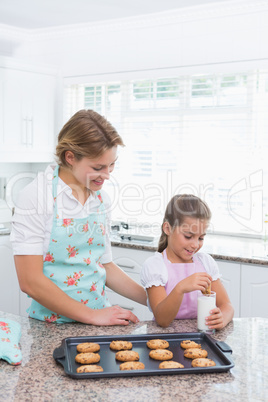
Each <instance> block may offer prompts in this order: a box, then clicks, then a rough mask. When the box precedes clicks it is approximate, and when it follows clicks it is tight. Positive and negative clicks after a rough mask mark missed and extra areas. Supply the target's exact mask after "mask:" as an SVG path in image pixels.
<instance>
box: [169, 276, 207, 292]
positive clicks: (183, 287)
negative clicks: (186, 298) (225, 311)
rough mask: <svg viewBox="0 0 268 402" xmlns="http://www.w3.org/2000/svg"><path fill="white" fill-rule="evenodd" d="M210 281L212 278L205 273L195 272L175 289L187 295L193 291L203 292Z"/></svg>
mask: <svg viewBox="0 0 268 402" xmlns="http://www.w3.org/2000/svg"><path fill="white" fill-rule="evenodd" d="M211 281H212V277H211V276H210V275H209V274H207V273H206V272H196V273H195V274H193V275H190V276H188V277H187V278H185V279H183V280H182V281H180V282H179V283H178V284H177V287H178V288H179V290H180V291H181V292H182V293H189V292H192V291H193V290H201V291H205V290H206V288H207V287H208V285H209V284H210V282H211Z"/></svg>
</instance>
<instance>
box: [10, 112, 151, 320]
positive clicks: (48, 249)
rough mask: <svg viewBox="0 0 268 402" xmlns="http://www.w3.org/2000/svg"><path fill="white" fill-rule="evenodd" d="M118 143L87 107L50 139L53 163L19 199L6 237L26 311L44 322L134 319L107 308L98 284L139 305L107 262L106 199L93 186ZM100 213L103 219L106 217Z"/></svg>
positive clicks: (138, 295)
mask: <svg viewBox="0 0 268 402" xmlns="http://www.w3.org/2000/svg"><path fill="white" fill-rule="evenodd" d="M118 145H121V146H123V145H124V144H123V141H122V139H121V137H120V136H119V135H118V133H117V132H116V130H115V129H114V128H113V126H112V125H111V124H110V123H109V122H108V121H107V120H106V119H105V118H104V117H102V116H100V115H99V114H98V113H96V112H94V111H92V110H81V111H79V112H77V113H76V114H75V115H74V116H73V117H72V118H71V119H70V120H69V121H68V122H67V123H66V124H65V125H64V127H63V128H62V130H61V132H60V133H59V136H58V145H57V148H56V156H57V158H58V164H54V165H50V166H48V168H47V169H46V171H45V172H44V173H41V174H39V175H38V176H37V177H36V179H35V180H33V181H32V182H31V183H30V184H29V185H28V186H26V187H25V188H24V189H23V190H22V192H21V194H20V197H19V200H18V202H17V205H16V208H15V215H14V217H13V227H12V233H11V241H12V245H13V252H14V255H15V265H16V270H17V275H18V279H19V284H20V287H21V290H22V291H23V292H25V293H27V294H28V295H29V296H30V297H32V299H33V300H32V304H31V306H30V309H29V315H30V317H32V318H36V319H38V320H42V321H47V322H57V323H64V322H72V321H80V322H83V323H86V324H95V325H115V324H117V325H127V324H128V323H129V321H132V322H137V321H138V318H137V317H136V316H135V315H134V314H133V313H132V312H131V311H129V310H125V309H123V308H121V307H118V306H113V307H111V305H110V303H109V300H108V298H107V295H106V286H108V287H109V288H111V289H113V290H114V291H116V292H118V293H120V294H121V295H123V296H126V297H128V298H130V299H132V300H135V301H137V302H139V303H142V304H146V292H145V291H144V289H143V288H142V287H141V286H140V285H138V284H137V283H136V282H135V281H133V280H132V279H130V278H129V277H128V276H127V275H126V274H125V273H124V272H123V271H122V270H121V269H120V268H119V267H118V266H117V265H115V264H114V263H113V262H112V255H111V245H110V240H109V237H108V234H107V228H108V222H109V208H110V201H109V198H108V196H107V194H105V192H104V191H100V190H101V188H102V186H103V183H104V181H105V180H107V179H109V175H110V173H111V172H112V171H113V169H114V165H115V162H116V159H117V147H118ZM107 214H108V216H107Z"/></svg>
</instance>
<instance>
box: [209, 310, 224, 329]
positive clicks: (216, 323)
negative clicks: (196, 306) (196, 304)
mask: <svg viewBox="0 0 268 402" xmlns="http://www.w3.org/2000/svg"><path fill="white" fill-rule="evenodd" d="M210 314H211V315H210V316H208V317H206V325H207V326H208V327H209V329H222V328H223V327H224V322H223V314H222V311H221V309H220V308H219V307H216V308H214V309H213V310H211V311H210Z"/></svg>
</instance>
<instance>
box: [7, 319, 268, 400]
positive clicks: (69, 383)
mask: <svg viewBox="0 0 268 402" xmlns="http://www.w3.org/2000/svg"><path fill="white" fill-rule="evenodd" d="M0 317H1V319H5V318H6V319H11V320H14V321H17V322H19V323H20V324H21V328H22V337H21V342H20V344H21V350H22V357H23V359H22V364H21V365H20V366H11V365H9V364H8V363H7V362H6V361H4V360H0V388H1V397H2V398H3V400H5V401H73V400H75V401H88V400H94V401H118V402H120V401H125V402H127V401H144V400H146V401H148V402H150V401H153V402H157V401H161V402H162V401H170V400H179V398H181V399H183V400H190V401H203V400H204V401H226V400H231V401H234V400H235V401H243V402H244V401H265V400H267V399H266V398H267V391H268V370H267V368H268V367H267V361H268V349H267V347H266V344H267V338H268V319H265V318H235V319H234V320H233V322H231V323H230V324H228V326H227V327H226V328H224V329H223V330H221V331H218V332H217V333H216V334H215V335H213V337H214V338H215V339H217V340H219V341H224V342H226V343H227V344H228V345H229V346H230V347H231V348H232V350H233V354H232V359H233V361H234V364H235V366H234V367H233V368H232V369H230V370H229V371H227V372H224V373H209V374H208V373H206V374H205V373H203V374H180V375H179V374H178V375H159V376H158V375H157V376H140V377H135V376H133V377H121V378H102V379H99V378H98V379H84V380H76V379H73V378H71V377H69V376H67V375H66V374H65V372H64V370H63V368H62V366H61V365H58V364H57V363H56V362H55V360H54V358H53V351H54V349H55V348H57V347H59V346H60V344H61V341H62V339H64V338H66V337H73V336H75V337H76V336H96V335H97V336H99V335H106V336H107V335H117V334H118V335H119V334H120V335H119V336H123V335H127V334H148V333H174V332H196V320H175V321H174V322H173V323H172V324H171V325H170V326H169V327H168V328H161V327H159V326H158V325H157V324H156V323H155V322H154V321H146V322H145V321H144V322H139V323H138V324H129V325H128V326H126V327H118V326H114V327H112V326H108V327H96V326H91V325H84V324H79V323H75V324H63V325H57V324H49V323H44V322H40V321H37V320H33V319H29V318H25V317H20V316H16V315H12V314H7V313H2V312H0Z"/></svg>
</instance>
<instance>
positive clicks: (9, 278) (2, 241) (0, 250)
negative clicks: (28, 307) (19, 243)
mask: <svg viewBox="0 0 268 402" xmlns="http://www.w3.org/2000/svg"><path fill="white" fill-rule="evenodd" d="M0 255H1V262H0V273H1V281H0V311H4V312H6V313H12V314H19V295H20V289H19V284H18V279H17V273H16V269H15V264H14V259H13V254H12V248H11V243H10V241H9V236H0Z"/></svg>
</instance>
